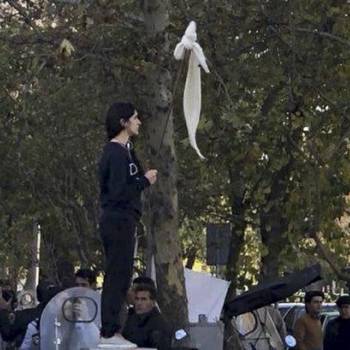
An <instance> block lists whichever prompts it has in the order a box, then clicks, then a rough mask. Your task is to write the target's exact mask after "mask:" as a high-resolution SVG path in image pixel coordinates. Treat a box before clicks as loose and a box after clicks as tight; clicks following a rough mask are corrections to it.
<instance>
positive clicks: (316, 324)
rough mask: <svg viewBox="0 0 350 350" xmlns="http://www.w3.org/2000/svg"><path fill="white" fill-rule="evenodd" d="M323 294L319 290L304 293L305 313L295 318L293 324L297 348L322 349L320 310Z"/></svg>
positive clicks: (307, 349)
mask: <svg viewBox="0 0 350 350" xmlns="http://www.w3.org/2000/svg"><path fill="white" fill-rule="evenodd" d="M323 300H324V294H323V292H321V291H309V292H306V293H305V309H306V313H305V314H304V315H303V316H301V317H300V318H298V319H297V321H296V323H295V326H294V332H293V333H294V336H295V339H296V341H297V349H298V350H322V349H323V335H322V326H321V321H320V312H321V308H322V303H323Z"/></svg>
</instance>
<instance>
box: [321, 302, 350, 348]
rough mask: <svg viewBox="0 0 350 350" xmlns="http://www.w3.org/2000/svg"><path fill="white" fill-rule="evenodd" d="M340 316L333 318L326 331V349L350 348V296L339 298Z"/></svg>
mask: <svg viewBox="0 0 350 350" xmlns="http://www.w3.org/2000/svg"><path fill="white" fill-rule="evenodd" d="M337 306H338V308H339V314H340V315H339V317H337V318H335V319H334V320H331V321H330V322H329V323H328V325H327V327H326V331H325V337H324V343H323V344H324V350H348V349H350V296H349V295H343V296H341V297H339V298H338V300H337Z"/></svg>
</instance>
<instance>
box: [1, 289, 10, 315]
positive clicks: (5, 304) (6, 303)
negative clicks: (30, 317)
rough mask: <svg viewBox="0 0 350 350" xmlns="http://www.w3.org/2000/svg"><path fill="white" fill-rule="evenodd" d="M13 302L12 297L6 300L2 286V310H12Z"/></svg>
mask: <svg viewBox="0 0 350 350" xmlns="http://www.w3.org/2000/svg"><path fill="white" fill-rule="evenodd" d="M11 303H12V298H10V299H9V300H7V301H6V300H5V299H4V297H3V296H2V288H1V287H0V310H7V311H10V310H11Z"/></svg>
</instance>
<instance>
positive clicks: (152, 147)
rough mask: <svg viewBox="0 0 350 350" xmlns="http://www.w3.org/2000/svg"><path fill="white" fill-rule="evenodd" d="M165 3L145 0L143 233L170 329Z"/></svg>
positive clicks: (183, 310) (177, 278) (170, 151)
mask: <svg viewBox="0 0 350 350" xmlns="http://www.w3.org/2000/svg"><path fill="white" fill-rule="evenodd" d="M168 7H169V1H166V0H145V1H144V2H143V12H144V16H145V25H146V34H147V37H148V40H147V45H148V47H147V50H148V60H149V70H148V71H147V73H146V74H147V76H146V84H147V101H146V105H147V106H146V109H147V111H148V112H149V113H150V115H151V118H149V119H148V120H147V123H145V124H146V125H145V127H146V139H147V145H146V146H147V150H148V152H149V161H150V164H152V166H153V167H155V168H157V169H158V172H159V173H158V181H157V183H156V184H155V185H154V186H152V187H151V189H150V191H149V201H150V202H149V204H150V205H149V213H148V214H149V217H148V220H149V223H150V224H149V229H150V230H151V234H152V236H153V246H154V252H155V264H156V275H157V285H158V290H159V304H160V307H161V310H162V312H163V313H164V314H165V315H166V318H167V319H168V320H169V321H170V322H172V326H173V327H174V328H178V327H183V326H184V325H185V324H186V323H187V321H188V310H187V297H186V290H185V287H184V271H183V264H182V254H181V246H180V242H179V237H178V198H177V188H176V180H177V171H176V158H175V145H174V125H173V115H172V108H171V105H172V94H171V92H170V87H171V83H172V78H171V75H170V72H169V67H168V63H169V60H170V59H171V57H172V53H171V50H170V47H169V39H168V34H167V27H168V25H169V14H168Z"/></svg>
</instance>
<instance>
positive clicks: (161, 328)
mask: <svg viewBox="0 0 350 350" xmlns="http://www.w3.org/2000/svg"><path fill="white" fill-rule="evenodd" d="M134 292H135V299H134V308H135V312H134V313H133V314H131V315H129V316H128V319H127V320H126V324H125V327H124V330H123V336H124V337H125V338H126V339H128V340H129V341H131V342H133V343H135V344H137V346H138V347H146V348H156V349H158V350H168V349H170V347H171V332H170V327H169V325H168V322H167V321H166V320H165V318H164V317H163V315H162V314H161V313H160V311H159V309H158V307H157V306H156V294H157V293H156V290H155V288H154V287H152V286H151V285H147V284H143V285H142V284H140V285H138V286H137V287H135V291H134Z"/></svg>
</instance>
